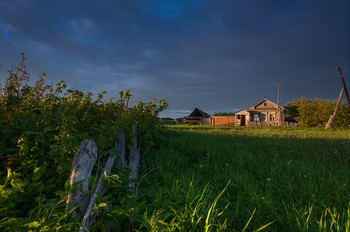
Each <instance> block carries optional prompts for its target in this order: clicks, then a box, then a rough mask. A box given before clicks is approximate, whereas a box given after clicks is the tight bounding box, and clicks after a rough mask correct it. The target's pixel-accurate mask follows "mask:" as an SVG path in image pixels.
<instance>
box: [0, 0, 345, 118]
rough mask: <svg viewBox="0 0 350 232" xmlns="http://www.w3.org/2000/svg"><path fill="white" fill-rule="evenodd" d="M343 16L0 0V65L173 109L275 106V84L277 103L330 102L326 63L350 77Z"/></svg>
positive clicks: (304, 9)
mask: <svg viewBox="0 0 350 232" xmlns="http://www.w3.org/2000/svg"><path fill="white" fill-rule="evenodd" d="M348 9H349V8H348V4H347V1H345V0H342V1H331V0H328V1H326V0H324V1H293V2H286V1H272V0H267V1H253V0H248V1H209V0H207V1H186V0H179V1H170V0H168V1H167V0H154V1H114V0H113V1H112V0H105V1H99V2H98V1H80V0H78V1H27V0H11V1H10V0H4V1H1V2H0V15H1V16H0V49H1V50H2V51H4V53H3V52H2V56H1V57H0V59H1V60H0V62H1V63H4V64H6V59H8V58H9V57H11V58H12V57H14V55H16V54H13V53H15V52H20V51H23V50H24V51H25V52H26V55H27V56H28V58H29V59H28V60H32V61H31V62H32V63H33V66H35V69H39V68H40V69H41V70H39V71H35V72H37V73H38V72H40V71H46V72H48V74H50V72H51V73H52V74H53V75H52V76H54V77H52V79H55V78H57V77H56V76H55V75H58V76H60V77H62V78H63V79H65V80H66V81H67V82H69V83H71V85H72V87H75V88H82V89H84V90H89V91H93V92H95V91H102V90H105V89H106V90H107V91H109V92H110V93H111V95H116V94H115V93H117V92H119V91H120V90H123V89H132V90H133V91H134V95H135V96H139V98H141V99H142V100H143V99H146V100H147V99H150V98H152V97H155V96H161V97H164V98H166V99H167V100H168V101H169V103H170V106H171V107H172V109H174V110H176V109H178V110H180V109H183V110H189V109H192V108H193V107H202V108H203V109H204V110H207V111H209V112H211V111H233V109H234V108H242V107H248V106H250V105H252V104H254V103H256V102H257V101H259V100H261V99H260V98H263V97H268V98H272V99H271V100H275V95H276V94H275V92H276V91H275V90H276V85H277V84H278V83H280V84H281V90H283V91H282V93H284V95H283V94H282V96H281V100H282V101H284V103H285V102H287V101H290V100H292V99H293V98H298V97H300V96H301V95H304V96H307V97H315V96H318V97H324V98H335V97H336V96H337V94H338V89H339V88H340V87H339V85H337V83H336V81H333V82H334V84H332V83H333V82H330V81H329V80H330V79H331V78H334V79H336V78H337V73H336V69H335V66H336V65H342V67H343V69H344V73H348V72H349V57H348V51H349V47H348V45H349V44H348V43H349V42H348V41H349V35H348V31H349V30H348V29H349V24H348V23H347V22H348V17H349V12H348V11H347V10H348ZM5 33H6V36H7V38H5V36H4V35H5ZM11 53H12V54H11ZM31 57H32V58H31ZM39 64H40V65H39ZM47 69H48V70H47ZM333 74H334V75H333ZM49 76H50V75H49ZM318 78H321V79H322V78H323V79H322V81H323V82H320V81H319V86H318V88H311V87H312V86H313V82H315V81H316V80H317V79H318ZM293 80H295V81H293ZM186 112H187V111H186Z"/></svg>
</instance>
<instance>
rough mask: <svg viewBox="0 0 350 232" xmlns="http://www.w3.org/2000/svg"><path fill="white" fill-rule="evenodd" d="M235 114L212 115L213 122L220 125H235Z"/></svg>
mask: <svg viewBox="0 0 350 232" xmlns="http://www.w3.org/2000/svg"><path fill="white" fill-rule="evenodd" d="M235 119H236V117H235V116H212V117H211V124H212V125H216V126H220V125H227V126H234V125H235V124H236V123H235Z"/></svg>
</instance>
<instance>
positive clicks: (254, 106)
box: [247, 98, 285, 111]
mask: <svg viewBox="0 0 350 232" xmlns="http://www.w3.org/2000/svg"><path fill="white" fill-rule="evenodd" d="M264 102H269V103H271V104H272V105H273V106H274V107H268V108H264V110H277V109H280V110H285V108H284V107H283V106H280V105H277V104H276V103H274V102H273V101H270V100H269V99H266V98H265V99H263V100H261V101H260V102H258V103H256V104H255V105H253V106H252V107H250V108H248V110H247V111H252V110H256V108H257V107H258V106H259V105H261V104H262V103H264Z"/></svg>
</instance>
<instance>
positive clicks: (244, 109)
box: [235, 109, 248, 114]
mask: <svg viewBox="0 0 350 232" xmlns="http://www.w3.org/2000/svg"><path fill="white" fill-rule="evenodd" d="M241 111H245V112H246V113H248V111H246V110H245V109H240V110H237V111H236V112H235V114H238V113H239V112H241Z"/></svg>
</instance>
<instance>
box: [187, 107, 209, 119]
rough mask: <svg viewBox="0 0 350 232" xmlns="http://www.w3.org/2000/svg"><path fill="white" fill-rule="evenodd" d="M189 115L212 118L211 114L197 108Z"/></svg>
mask: <svg viewBox="0 0 350 232" xmlns="http://www.w3.org/2000/svg"><path fill="white" fill-rule="evenodd" d="M187 117H204V118H210V114H208V113H206V112H204V111H202V110H200V109H198V108H195V109H194V111H193V112H192V113H191V114H190V115H189V116H187Z"/></svg>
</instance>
